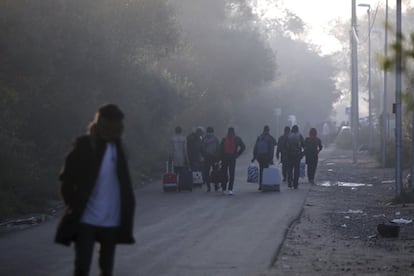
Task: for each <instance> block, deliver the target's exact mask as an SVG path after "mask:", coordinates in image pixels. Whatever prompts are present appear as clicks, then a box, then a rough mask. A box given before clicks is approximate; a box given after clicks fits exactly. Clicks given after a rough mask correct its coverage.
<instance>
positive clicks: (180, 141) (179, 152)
mask: <svg viewBox="0 0 414 276" xmlns="http://www.w3.org/2000/svg"><path fill="white" fill-rule="evenodd" d="M182 132H183V130H182V128H181V127H180V126H177V127H176V128H175V134H174V135H173V136H172V137H171V140H170V152H169V161H170V162H172V163H173V164H174V172H175V173H176V174H177V176H178V177H180V174H181V172H182V171H183V170H184V169H185V168H186V166H187V165H188V164H189V162H188V155H187V138H186V137H185V136H184V135H183V134H182Z"/></svg>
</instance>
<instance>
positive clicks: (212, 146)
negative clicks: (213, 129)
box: [202, 136, 219, 157]
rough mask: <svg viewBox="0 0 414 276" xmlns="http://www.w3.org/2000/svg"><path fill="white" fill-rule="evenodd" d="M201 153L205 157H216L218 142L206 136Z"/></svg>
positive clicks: (212, 137)
mask: <svg viewBox="0 0 414 276" xmlns="http://www.w3.org/2000/svg"><path fill="white" fill-rule="evenodd" d="M202 143H203V144H202V148H203V153H204V154H205V155H207V156H211V157H216V156H217V155H218V152H219V145H218V141H217V140H216V139H215V137H214V136H206V137H204V139H203V142H202Z"/></svg>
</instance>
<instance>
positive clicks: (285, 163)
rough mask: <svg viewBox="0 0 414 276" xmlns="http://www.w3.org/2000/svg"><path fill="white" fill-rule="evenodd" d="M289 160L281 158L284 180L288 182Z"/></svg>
mask: <svg viewBox="0 0 414 276" xmlns="http://www.w3.org/2000/svg"><path fill="white" fill-rule="evenodd" d="M287 159H288V158H287V157H283V158H281V163H282V176H283V180H286V179H287V175H288V168H289V162H288V160H287Z"/></svg>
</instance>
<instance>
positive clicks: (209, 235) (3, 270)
mask: <svg viewBox="0 0 414 276" xmlns="http://www.w3.org/2000/svg"><path fill="white" fill-rule="evenodd" d="M248 162H249V161H248V159H247V156H246V154H245V155H244V158H241V159H240V160H238V166H237V168H236V181H235V187H234V191H235V195H234V196H226V195H223V194H221V193H215V192H211V193H207V192H206V191H205V189H197V188H196V189H195V190H193V192H181V193H163V192H162V189H161V183H160V182H155V183H152V184H150V185H147V186H146V187H144V188H141V189H139V190H137V191H136V198H137V212H136V219H135V237H136V240H137V242H136V244H135V245H120V246H118V247H117V254H116V263H115V273H114V275H117V276H123V275H125V276H130V275H131V276H135V275H140V276H141V275H142V276H147V275H157V276H158V275H168V276H172V275H177V276H178V275H180V276H183V275H191V276H197V275H215V276H219V275H226V276H229V275H238V276H240V275H260V274H261V273H262V272H266V271H267V270H268V269H269V267H270V265H271V263H272V260H273V258H274V256H275V254H276V252H277V250H278V247H279V246H280V245H281V243H282V242H283V239H284V235H285V231H286V230H287V228H288V227H289V225H290V223H291V222H292V221H293V220H295V219H296V218H297V217H298V216H299V214H300V212H301V210H302V205H303V203H304V200H305V198H306V195H307V192H308V190H309V184H307V183H306V181H305V180H304V179H302V184H300V186H299V189H298V190H292V189H289V188H287V187H286V185H283V186H282V188H281V191H280V192H268V193H262V192H259V191H257V185H255V184H249V183H246V174H247V166H248ZM57 222H58V220H57V219H54V220H51V221H48V222H46V223H44V224H42V225H39V226H35V227H33V228H30V229H27V230H23V231H19V232H17V233H12V234H7V235H5V236H3V237H1V238H0V252H1V254H0V264H1V266H0V275H7V276H46V275H50V276H57V275H58V276H65V275H71V274H72V267H73V255H74V252H73V248H69V247H64V246H60V245H57V244H54V243H53V237H54V233H55V228H56V224H57ZM96 251H97V250H96ZM96 256H97V252H96V253H95V255H94V264H93V268H92V272H91V275H97V274H98V270H97V263H96Z"/></svg>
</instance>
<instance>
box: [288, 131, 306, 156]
mask: <svg viewBox="0 0 414 276" xmlns="http://www.w3.org/2000/svg"><path fill="white" fill-rule="evenodd" d="M300 138H301V135H300V134H299V133H297V134H289V136H288V138H287V141H286V146H287V147H286V148H287V152H288V153H293V154H297V153H301V152H302V141H301V139H300Z"/></svg>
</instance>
